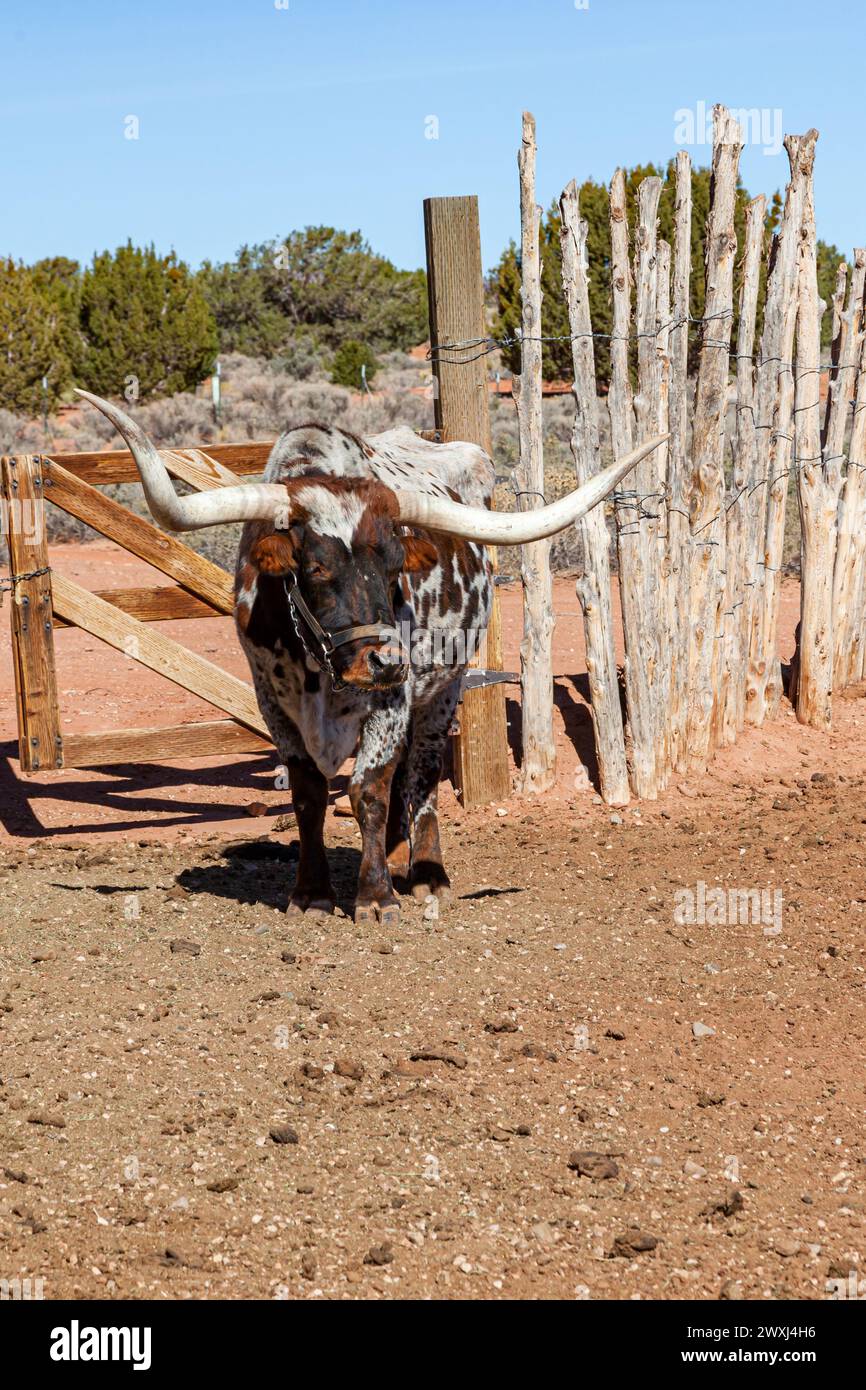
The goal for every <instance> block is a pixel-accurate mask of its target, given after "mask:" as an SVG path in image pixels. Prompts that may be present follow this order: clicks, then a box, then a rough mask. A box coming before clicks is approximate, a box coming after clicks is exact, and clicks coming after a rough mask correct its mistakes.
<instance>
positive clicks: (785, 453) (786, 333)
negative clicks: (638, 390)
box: [746, 136, 800, 724]
mask: <svg viewBox="0 0 866 1390" xmlns="http://www.w3.org/2000/svg"><path fill="white" fill-rule="evenodd" d="M796 139H797V137H796V136H788V137H787V140H786V149H787V150H788V156H789V159H790V158H791V149H792V146H791V144H790V143H789V142H790V141H796ZM799 198H800V179H799V174H798V173H797V172H795V161H794V160H793V159H791V177H790V180H789V182H788V186H787V189H786V190H785V206H784V210H783V212H782V221H781V225H780V227H779V230H778V232H777V233H776V235H775V237H774V239H773V246H772V250H771V253H770V266H769V272H768V275H767V297H766V302H765V305H764V326H763V329H762V332H761V350H760V356H759V359H758V374H757V387H756V392H755V399H756V405H757V409H756V415H757V422H758V439H757V457H756V462H755V487H756V491H755V499H756V503H757V506H756V508H755V511H754V512H752V513H750V517H751V522H750V529H749V546H750V552H751V557H752V559H751V564H752V567H753V568H752V573H751V574H750V576H749V577H750V578H753V579H754V587H753V588H752V591H751V593H752V598H751V604H750V607H751V614H750V633H749V661H748V666H747V672H746V719H747V720H748V722H749V723H751V724H762V723H763V722H764V719H765V718H766V715H767V713H768V712H769V710H770V708H771V707H772V708H775V703H776V701H777V698H778V693H779V691H780V688H781V667H780V664H779V657H778V653H777V651H776V638H777V629H778V614H779V587H780V586H779V572H780V568H781V564H782V554H783V543H784V535H785V510H786V505H787V498H788V484H789V482H790V468H791V456H792V454H793V452H794V451H793V445H792V439H793V431H794V370H793V363H792V360H791V358H792V354H793V351H794V328H795V324H796V318H797V284H796V273H795V268H794V258H795V253H796V235H797V226H796V224H797V205H798V202H799Z"/></svg>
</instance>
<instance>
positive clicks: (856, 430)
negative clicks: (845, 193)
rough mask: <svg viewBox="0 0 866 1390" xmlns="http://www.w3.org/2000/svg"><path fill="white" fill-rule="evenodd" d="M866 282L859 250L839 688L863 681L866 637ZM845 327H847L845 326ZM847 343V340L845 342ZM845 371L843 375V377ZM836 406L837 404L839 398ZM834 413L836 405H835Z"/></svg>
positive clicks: (849, 354)
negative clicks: (865, 640) (865, 582)
mask: <svg viewBox="0 0 866 1390" xmlns="http://www.w3.org/2000/svg"><path fill="white" fill-rule="evenodd" d="M864 280H866V250H864V249H863V248H862V247H858V248H857V249H856V250H855V252H854V276H853V279H852V282H851V291H850V298H849V304H848V313H847V315H846V319H847V321H848V325H849V326H848V330H847V335H846V336H847V343H846V346H845V348H844V352H840V353H839V357H840V358H841V359H842V360H844V361H853V362H854V363H855V367H854V371H855V373H856V381H857V386H856V392H855V396H854V420H853V423H852V425H851V442H850V444H849V445H848V467H847V472H846V474H845V486H844V489H843V491H842V506H841V508H840V511H839V541H838V545H837V548H836V563H835V566H834V569H833V626H834V642H833V689H834V690H844V688H845V686H846V685H850V684H852V683H853V682H854V681H857V680H859V679H860V670H861V667H862V660H861V658H862V636H863V606H864V596H863V575H864V561H866V331H864V329H866V322H864V308H866V305H864ZM842 331H843V332H844V331H845V330H844V329H843V330H842ZM840 347H841V344H840ZM841 374H842V373H841V369H840V370H839V371H838V375H841ZM840 394H841V397H842V402H841V403H840V405H839V411H840V413H841V415H842V420H843V428H842V431H841V433H842V437H843V440H844V433H845V431H844V419H845V416H846V415H847V411H848V405H849V400H848V396H849V390H848V388H847V387H846V389H845V390H844V391H843V392H841V393H840ZM834 404H835V402H834ZM831 411H832V408H831ZM833 438H834V437H833V432H832V426H831V428H830V429H828V435H827V447H828V448H830V449H832V448H833V447H834V443H833Z"/></svg>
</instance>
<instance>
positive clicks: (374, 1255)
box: [364, 1241, 394, 1265]
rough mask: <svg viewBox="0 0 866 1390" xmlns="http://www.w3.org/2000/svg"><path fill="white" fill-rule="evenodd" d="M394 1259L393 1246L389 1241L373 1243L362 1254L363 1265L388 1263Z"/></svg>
mask: <svg viewBox="0 0 866 1390" xmlns="http://www.w3.org/2000/svg"><path fill="white" fill-rule="evenodd" d="M393 1260H394V1247H393V1245H392V1244H391V1242H390V1241H385V1242H384V1244H382V1245H374V1246H373V1248H372V1249H371V1250H368V1251H367V1253H366V1255H365V1256H364V1264H365V1265H389V1264H392V1263H393Z"/></svg>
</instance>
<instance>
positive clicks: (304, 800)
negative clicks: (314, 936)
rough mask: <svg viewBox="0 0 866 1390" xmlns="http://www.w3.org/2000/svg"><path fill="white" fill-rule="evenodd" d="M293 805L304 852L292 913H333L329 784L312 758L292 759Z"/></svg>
mask: <svg viewBox="0 0 866 1390" xmlns="http://www.w3.org/2000/svg"><path fill="white" fill-rule="evenodd" d="M286 761H287V766H288V769H289V781H290V782H291V786H292V805H293V807H294V811H295V815H296V816H297V818H298V835H299V837H300V841H301V852H300V858H299V860H298V873H297V877H296V879H295V887H294V891H293V892H292V896H291V900H290V902H289V912H290V913H294V914H297V913H301V912H333V911H334V890H333V888H332V887H331V876H330V873H329V872H328V858H327V855H326V854H325V838H324V833H323V831H324V825H325V810H326V808H327V805H328V783H327V780H326V778H324V777H323V776H322V774H321V772H320V771H319V769H318V768H317V767H316V765H315V763H313V762H311V761H310V759H309V758H288V759H287V760H286Z"/></svg>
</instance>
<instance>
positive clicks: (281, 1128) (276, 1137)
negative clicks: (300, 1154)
mask: <svg viewBox="0 0 866 1390" xmlns="http://www.w3.org/2000/svg"><path fill="white" fill-rule="evenodd" d="M269 1133H270V1136H271V1138H272V1139H273V1141H274V1143H275V1144H297V1142H298V1131H297V1130H296V1129H292V1126H291V1125H272V1126H271V1129H270V1130H269Z"/></svg>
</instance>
